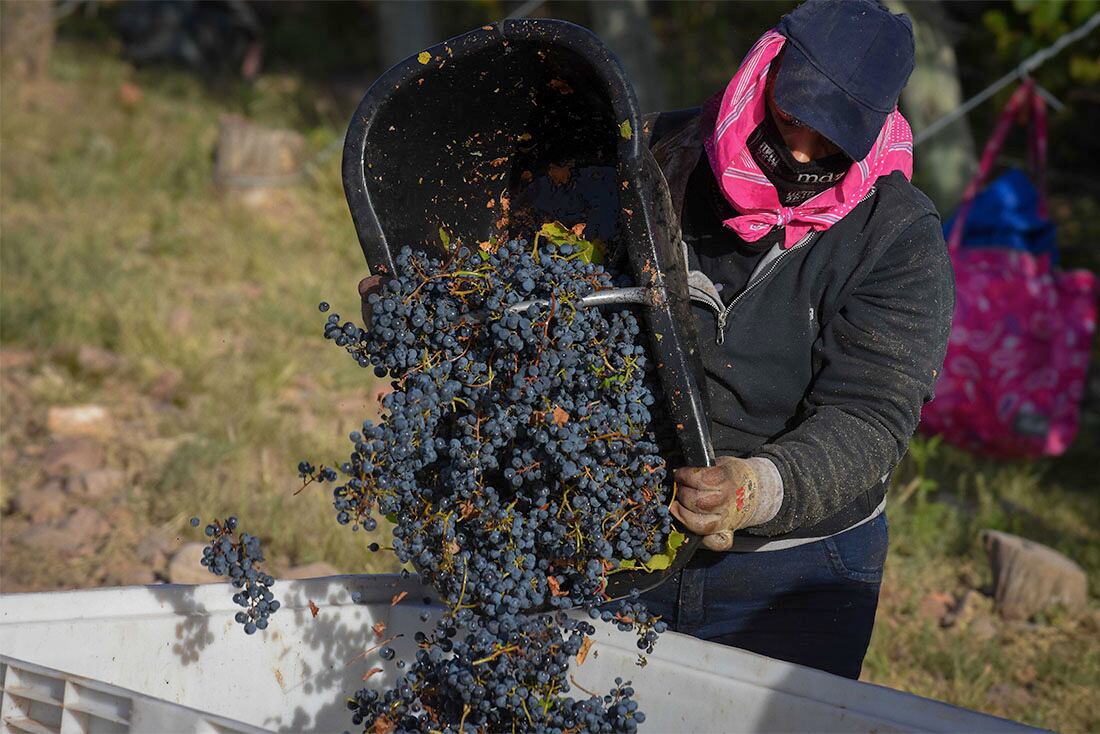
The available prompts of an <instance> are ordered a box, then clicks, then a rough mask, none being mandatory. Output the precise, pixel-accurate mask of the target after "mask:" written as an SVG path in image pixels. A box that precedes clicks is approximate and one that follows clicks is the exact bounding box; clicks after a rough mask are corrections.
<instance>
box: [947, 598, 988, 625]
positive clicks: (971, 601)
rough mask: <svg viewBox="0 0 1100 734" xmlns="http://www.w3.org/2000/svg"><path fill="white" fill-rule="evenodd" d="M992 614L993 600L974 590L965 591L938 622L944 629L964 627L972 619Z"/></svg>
mask: <svg viewBox="0 0 1100 734" xmlns="http://www.w3.org/2000/svg"><path fill="white" fill-rule="evenodd" d="M992 613H993V600H992V599H990V598H989V597H987V596H985V595H984V594H982V593H981V592H979V591H977V590H976V589H967V590H966V591H965V592H963V594H962V596H960V597H959V598H958V601H956V602H955V603H954V604H953V605H952V606H951V609H950V610H948V612H947V614H946V615H944V617H943V619H941V620H940V624H941V625H943V626H944V627H953V626H956V625H958V626H960V627H965V626H967V625H968V624H970V623H971V622H972V621H973V620H974V619H976V618H978V617H980V616H986V615H989V614H992Z"/></svg>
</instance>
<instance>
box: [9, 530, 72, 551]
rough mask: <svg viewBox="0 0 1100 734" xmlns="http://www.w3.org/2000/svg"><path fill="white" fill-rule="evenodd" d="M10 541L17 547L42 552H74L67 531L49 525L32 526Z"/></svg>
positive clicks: (70, 537)
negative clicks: (21, 546) (25, 547)
mask: <svg viewBox="0 0 1100 734" xmlns="http://www.w3.org/2000/svg"><path fill="white" fill-rule="evenodd" d="M12 540H13V541H14V542H15V543H17V544H19V545H25V546H27V547H28V548H37V549H38V550H43V551H55V552H58V553H66V552H70V551H74V550H76V549H75V548H74V547H73V542H72V536H71V535H70V534H69V533H68V531H65V530H62V529H61V528H55V527H52V526H50V525H32V526H31V527H29V528H27V529H26V530H24V531H23V532H21V533H19V534H18V535H16V536H15V537H14V538H12Z"/></svg>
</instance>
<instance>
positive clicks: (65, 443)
mask: <svg viewBox="0 0 1100 734" xmlns="http://www.w3.org/2000/svg"><path fill="white" fill-rule="evenodd" d="M103 459H104V453H103V446H102V445H100V443H99V442H97V441H94V440H92V439H90V438H84V437H77V438H66V439H55V440H54V441H52V442H51V443H50V445H49V447H47V449H46V451H45V453H44V454H43V455H42V466H43V467H44V468H45V470H46V473H47V474H48V475H50V476H55V477H56V476H61V477H65V476H73V475H77V474H82V473H84V472H86V471H91V470H92V469H96V468H98V467H100V466H103Z"/></svg>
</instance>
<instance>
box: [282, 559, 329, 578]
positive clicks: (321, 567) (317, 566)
mask: <svg viewBox="0 0 1100 734" xmlns="http://www.w3.org/2000/svg"><path fill="white" fill-rule="evenodd" d="M339 573H340V572H339V571H337V570H336V568H335V567H333V566H332V565H331V564H328V563H325V562H324V561H316V562H314V563H307V564H306V565H304V566H295V567H294V568H290V569H287V571H286V572H285V573H284V574H283V575H282V576H283V578H288V579H313V578H317V577H319V576H336V575H338V574H339Z"/></svg>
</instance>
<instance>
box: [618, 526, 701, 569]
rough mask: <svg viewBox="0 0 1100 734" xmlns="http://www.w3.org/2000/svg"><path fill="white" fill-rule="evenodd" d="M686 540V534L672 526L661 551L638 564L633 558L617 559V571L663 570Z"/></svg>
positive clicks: (670, 563) (669, 564)
mask: <svg viewBox="0 0 1100 734" xmlns="http://www.w3.org/2000/svg"><path fill="white" fill-rule="evenodd" d="M686 541H687V536H686V535H684V534H683V533H681V532H680V531H679V530H676V529H675V528H673V530H672V532H671V533H669V534H668V541H666V543H665V549H664V551H663V552H662V553H659V554H657V555H655V556H651V557H650V559H649V561H648V562H647V563H642V564H639V563H638V561H636V560H635V559H633V558H630V559H626V560H622V561H619V568H618V569H617V570H618V571H633V570H636V569H641V570H642V571H646V572H647V573H652V572H654V571H664V570H665V569H666V568H668V567H669V566H671V565H672V561H673V560H675V558H676V553H677V552H678V551H679V550H680V546H682V545H683V544H684V543H685V542H686Z"/></svg>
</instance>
